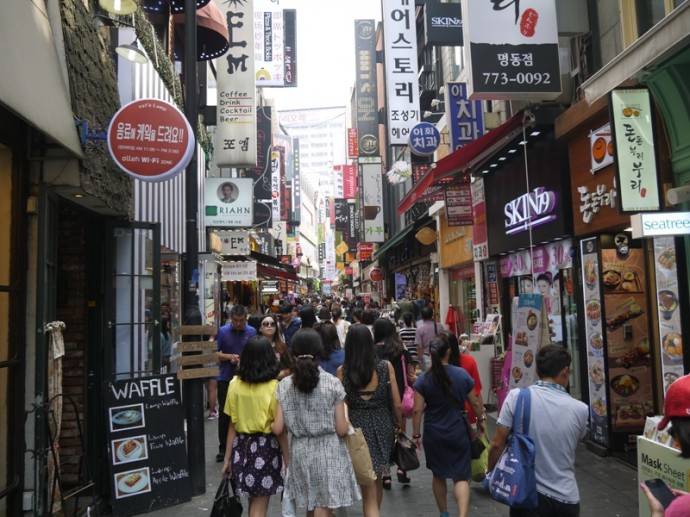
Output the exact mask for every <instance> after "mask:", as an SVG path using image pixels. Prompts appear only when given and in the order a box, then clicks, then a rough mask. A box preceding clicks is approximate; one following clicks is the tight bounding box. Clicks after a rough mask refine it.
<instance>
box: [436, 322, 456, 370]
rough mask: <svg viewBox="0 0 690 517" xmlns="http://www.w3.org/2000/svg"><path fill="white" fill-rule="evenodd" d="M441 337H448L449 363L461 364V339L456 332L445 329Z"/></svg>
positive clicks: (453, 364)
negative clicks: (459, 339)
mask: <svg viewBox="0 0 690 517" xmlns="http://www.w3.org/2000/svg"><path fill="white" fill-rule="evenodd" d="M439 336H440V337H444V338H446V340H448V344H449V345H450V355H449V356H448V364H450V365H452V366H460V341H458V338H457V336H456V335H455V334H453V333H452V332H451V331H449V330H444V331H443V332H441V333H440V334H439Z"/></svg>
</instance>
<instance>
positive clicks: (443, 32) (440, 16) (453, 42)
mask: <svg viewBox="0 0 690 517" xmlns="http://www.w3.org/2000/svg"><path fill="white" fill-rule="evenodd" d="M424 38H425V40H426V42H425V45H432V46H434V47H461V46H462V45H463V42H462V18H461V16H460V5H459V4H457V3H447V4H441V3H438V2H425V3H424Z"/></svg>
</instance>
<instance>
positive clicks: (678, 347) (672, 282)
mask: <svg viewBox="0 0 690 517" xmlns="http://www.w3.org/2000/svg"><path fill="white" fill-rule="evenodd" d="M654 272H655V274H656V286H657V293H656V294H657V300H658V306H657V311H658V320H659V345H660V348H661V350H660V357H661V373H662V377H663V380H664V393H666V390H667V389H668V387H669V386H670V385H671V383H672V382H673V381H675V380H676V379H677V378H678V377H680V376H682V375H683V332H682V329H681V324H680V318H681V314H683V313H687V311H681V310H679V304H680V302H679V296H678V271H677V269H676V248H675V242H674V240H673V237H657V238H655V239H654Z"/></svg>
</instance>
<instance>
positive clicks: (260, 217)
mask: <svg viewBox="0 0 690 517" xmlns="http://www.w3.org/2000/svg"><path fill="white" fill-rule="evenodd" d="M256 146H257V149H256V150H257V155H256V167H253V168H250V169H247V170H246V175H247V177H250V178H252V179H253V180H254V196H253V200H254V218H253V219H254V220H253V226H254V227H255V228H270V227H271V215H272V207H271V179H272V178H271V173H272V171H271V108H270V106H259V107H258V108H257V110H256Z"/></svg>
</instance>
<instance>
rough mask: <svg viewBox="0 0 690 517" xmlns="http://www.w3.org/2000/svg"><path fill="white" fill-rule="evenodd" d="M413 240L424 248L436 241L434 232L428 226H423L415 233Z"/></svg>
mask: <svg viewBox="0 0 690 517" xmlns="http://www.w3.org/2000/svg"><path fill="white" fill-rule="evenodd" d="M414 238H415V239H417V240H418V241H419V242H421V243H422V244H424V245H425V246H428V245H429V244H433V243H434V242H435V241H436V232H435V231H434V230H432V229H431V228H429V227H428V226H425V227H424V228H422V229H421V230H419V231H418V232H417V233H416V235H415V236H414Z"/></svg>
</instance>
